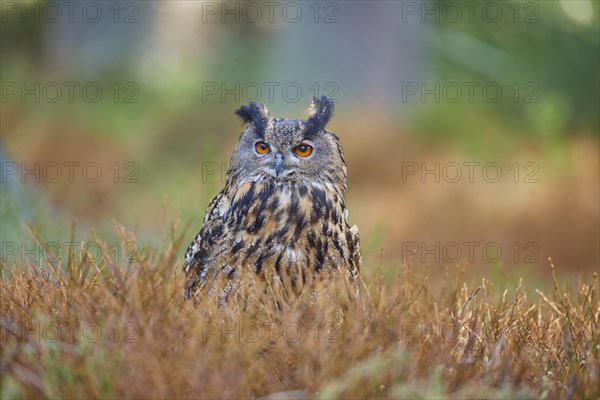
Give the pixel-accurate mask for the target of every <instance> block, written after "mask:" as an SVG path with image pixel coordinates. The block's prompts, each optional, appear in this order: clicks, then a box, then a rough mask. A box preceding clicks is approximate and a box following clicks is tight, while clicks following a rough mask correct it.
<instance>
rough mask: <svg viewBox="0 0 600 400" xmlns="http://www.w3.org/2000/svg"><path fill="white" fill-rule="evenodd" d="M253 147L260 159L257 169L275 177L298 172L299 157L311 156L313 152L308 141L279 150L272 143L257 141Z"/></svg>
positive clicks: (284, 176) (283, 176) (279, 177)
mask: <svg viewBox="0 0 600 400" xmlns="http://www.w3.org/2000/svg"><path fill="white" fill-rule="evenodd" d="M254 147H255V153H256V156H257V157H258V158H259V160H260V167H259V170H260V171H261V172H263V173H265V174H267V175H269V176H272V177H273V178H276V179H283V178H286V177H288V176H290V175H293V174H296V173H298V167H299V164H300V162H301V159H308V158H311V156H312V153H313V146H312V145H311V144H308V143H301V144H299V145H297V146H290V147H289V148H287V149H285V150H279V149H278V148H277V147H275V146H274V145H272V144H268V143H265V142H262V141H259V142H257V143H256V144H255V146H254Z"/></svg>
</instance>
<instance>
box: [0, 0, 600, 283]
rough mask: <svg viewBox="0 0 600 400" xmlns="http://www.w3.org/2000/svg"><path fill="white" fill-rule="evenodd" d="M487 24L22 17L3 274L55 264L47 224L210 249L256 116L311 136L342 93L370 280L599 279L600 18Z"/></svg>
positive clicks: (154, 12)
mask: <svg viewBox="0 0 600 400" xmlns="http://www.w3.org/2000/svg"><path fill="white" fill-rule="evenodd" d="M468 4H469V5H466V4H465V2H446V1H404V2H402V1H398V2H391V1H364V2H363V1H348V2H345V1H337V2H320V3H317V2H312V1H310V2H271V3H268V2H261V1H259V2H236V1H231V2H202V1H143V2H142V1H140V2H119V3H117V2H112V1H108V2H102V1H98V2H84V1H82V2H71V3H68V2H67V3H63V2H36V1H16V2H15V1H2V3H1V13H0V17H1V30H0V32H1V39H0V44H1V46H0V55H1V60H0V73H1V81H2V102H1V124H0V138H1V149H0V157H1V161H2V183H1V209H0V211H1V219H2V228H1V233H2V239H1V241H2V244H3V247H2V253H3V254H2V260H3V262H4V263H8V264H10V263H12V262H15V261H17V262H18V261H20V260H22V259H23V258H24V257H25V256H26V255H27V252H28V251H29V253H31V252H34V253H35V252H36V250H35V245H34V244H33V242H32V241H31V239H30V238H29V236H28V235H27V233H26V231H25V229H24V225H25V224H27V223H28V222H29V221H31V223H33V224H34V225H35V226H36V228H37V229H38V230H39V231H40V233H41V235H42V236H43V237H44V238H46V240H48V241H51V242H55V243H59V244H61V247H63V248H64V246H62V244H63V243H66V242H69V241H70V240H71V235H72V234H73V226H75V231H74V236H75V239H76V240H86V239H87V238H89V237H90V235H91V234H92V233H96V234H98V236H99V237H103V238H104V240H106V241H107V242H110V240H111V239H110V238H111V237H114V236H115V235H114V233H113V229H114V224H115V222H117V223H119V224H122V225H124V226H125V227H126V228H127V229H131V230H133V231H134V232H135V233H136V235H137V239H138V241H140V242H141V243H146V244H149V245H153V244H157V245H158V244H160V243H161V241H162V240H163V237H164V230H165V226H166V225H165V224H166V223H169V222H171V221H180V224H179V227H180V228H183V226H185V224H186V223H188V222H189V223H191V227H190V228H189V230H188V233H187V236H188V237H189V239H190V240H191V239H192V237H193V236H194V235H195V233H196V232H197V230H198V229H199V228H200V225H201V220H202V217H203V214H204V211H205V209H206V206H207V204H208V202H209V201H210V199H211V198H212V196H214V195H215V194H216V193H217V192H218V191H219V190H220V188H221V187H222V185H223V180H224V179H223V177H224V172H225V170H226V166H227V161H228V158H229V156H230V154H231V151H232V150H233V146H234V144H235V143H236V140H237V138H238V136H239V133H240V132H241V130H242V126H241V121H240V120H239V118H238V117H237V116H235V115H234V113H233V112H234V110H236V109H237V108H238V107H239V106H240V105H242V104H245V103H247V102H248V101H249V100H255V101H258V102H261V103H265V104H266V105H267V106H268V107H269V109H270V110H271V114H272V115H274V116H285V117H290V118H304V117H306V110H307V108H308V106H309V104H310V101H311V99H312V96H313V95H322V94H325V95H329V96H331V97H333V98H334V99H335V100H336V101H337V112H336V116H335V117H334V119H333V120H332V122H331V123H330V125H329V128H330V129H331V130H333V131H334V132H336V133H337V134H338V136H340V138H341V142H342V145H343V148H344V151H345V155H346V160H347V163H348V167H349V189H348V192H347V204H348V208H349V209H350V222H351V223H352V224H358V226H359V227H360V231H361V239H362V247H363V253H364V256H363V259H364V262H365V267H364V268H366V269H371V268H374V267H375V266H377V265H379V264H381V265H383V266H384V267H385V269H386V270H390V269H393V268H395V267H398V266H399V265H401V264H402V263H405V262H411V265H415V266H416V267H419V268H422V267H428V268H430V270H431V271H440V274H439V276H440V278H441V276H442V275H441V274H442V271H443V270H444V268H445V267H446V268H456V267H459V268H464V269H465V271H466V273H467V274H472V275H474V276H486V277H492V278H494V279H498V280H506V281H508V282H515V283H516V282H518V278H519V277H530V278H531V279H534V278H535V279H537V280H538V281H539V282H544V280H545V279H546V278H547V277H548V276H549V273H548V271H549V270H548V265H549V262H548V257H552V261H553V262H554V264H555V265H556V266H557V271H558V275H559V277H560V279H563V280H567V279H579V277H581V276H583V275H585V276H589V273H590V272H591V271H597V270H598V266H599V264H600V257H599V242H600V232H599V229H600V213H599V207H600V206H599V204H600V193H599V185H600V183H599V176H600V167H599V133H600V127H599V114H598V110H599V109H600V104H599V85H600V82H599V71H600V65H599V38H600V34H599V33H600V32H599V20H600V17H599V12H600V9H599V3H598V2H597V1H590V0H581V1H572V0H568V1H536V2H531V1H510V2H504V1H496V2H484V1H475V2H468ZM428 171H429V172H428ZM423 172H425V174H423ZM498 172H500V173H501V175H500V176H497V174H498ZM457 173H458V174H459V175H457ZM111 235H112V236H111ZM186 241H187V240H186ZM15 244H16V249H17V250H16V251H15ZM498 249H499V250H500V251H501V255H498V254H497V251H498ZM410 254H412V256H410ZM182 257H183V254H182ZM434 275H435V274H434Z"/></svg>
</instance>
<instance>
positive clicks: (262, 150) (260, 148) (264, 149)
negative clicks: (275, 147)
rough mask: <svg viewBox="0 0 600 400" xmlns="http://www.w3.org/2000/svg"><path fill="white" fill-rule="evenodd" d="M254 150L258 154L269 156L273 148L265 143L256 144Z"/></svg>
mask: <svg viewBox="0 0 600 400" xmlns="http://www.w3.org/2000/svg"><path fill="white" fill-rule="evenodd" d="M254 149H255V150H256V152H257V153H258V154H269V153H270V152H271V147H270V146H269V145H268V144H266V143H265V142H256V144H255V145H254Z"/></svg>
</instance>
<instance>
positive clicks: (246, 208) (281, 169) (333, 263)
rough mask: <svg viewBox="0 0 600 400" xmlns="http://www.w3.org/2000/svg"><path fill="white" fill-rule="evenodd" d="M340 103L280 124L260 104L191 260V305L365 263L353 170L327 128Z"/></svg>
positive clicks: (246, 112)
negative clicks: (352, 211)
mask: <svg viewBox="0 0 600 400" xmlns="http://www.w3.org/2000/svg"><path fill="white" fill-rule="evenodd" d="M333 111H334V103H333V101H332V100H330V99H328V98H327V97H325V96H322V97H321V98H320V99H319V98H314V99H313V103H312V105H311V109H310V116H309V118H308V119H307V120H294V119H286V118H271V117H270V116H269V113H268V110H267V108H266V107H265V106H264V105H258V104H256V103H254V102H251V103H250V104H249V105H248V106H243V107H241V108H240V109H238V110H237V111H236V114H237V115H239V116H240V117H241V118H242V119H243V121H244V123H245V124H246V125H247V126H246V129H245V130H244V131H243V132H242V134H241V136H240V139H239V141H238V143H237V145H236V147H235V150H234V152H233V155H232V156H231V160H230V164H229V169H228V171H227V175H226V182H225V187H224V188H223V190H221V192H220V193H219V194H218V195H217V196H216V197H215V198H214V199H213V200H212V201H211V203H210V205H209V206H208V209H207V211H206V214H205V216H204V221H203V224H202V229H201V230H200V232H199V233H198V235H196V237H195V239H194V240H193V241H192V243H191V244H190V246H189V248H188V250H187V252H186V254H185V266H184V271H185V273H186V277H187V284H186V286H185V289H184V297H185V298H187V299H190V298H194V299H198V297H202V296H204V294H206V295H208V296H209V297H210V296H214V295H217V296H219V298H220V300H221V301H223V300H225V301H227V300H228V297H229V296H230V293H231V291H232V290H234V291H235V288H236V285H237V284H238V283H239V281H240V278H242V277H243V276H245V275H246V276H247V274H255V277H256V276H258V277H260V278H262V279H265V280H268V279H272V280H277V281H278V282H280V283H283V282H288V283H289V284H290V285H291V286H292V287H295V288H298V287H303V285H304V284H305V283H306V282H307V281H310V280H312V279H313V278H314V277H315V276H317V275H319V274H320V273H322V272H323V271H334V270H338V269H342V268H343V269H345V270H346V272H347V274H348V276H349V277H350V278H351V279H355V278H356V276H357V274H358V269H359V265H360V245H359V235H358V228H357V226H356V225H354V226H353V227H350V226H349V225H348V223H347V222H346V220H347V216H348V211H347V210H346V207H345V203H344V195H345V191H346V186H347V169H346V163H345V161H344V155H343V153H342V148H341V146H340V143H339V140H338V137H337V136H336V135H335V134H334V133H333V132H330V131H328V130H327V129H325V125H326V124H327V123H328V122H329V120H330V119H331V117H332V115H333Z"/></svg>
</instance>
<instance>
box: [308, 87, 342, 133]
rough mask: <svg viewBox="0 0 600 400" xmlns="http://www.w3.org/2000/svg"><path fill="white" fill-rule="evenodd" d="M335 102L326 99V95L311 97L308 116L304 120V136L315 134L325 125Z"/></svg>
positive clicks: (331, 113) (331, 114)
mask: <svg viewBox="0 0 600 400" xmlns="http://www.w3.org/2000/svg"><path fill="white" fill-rule="evenodd" d="M334 110H335V103H334V102H333V100H331V99H328V98H327V96H321V98H317V97H313V102H312V104H311V106H310V109H309V112H310V117H308V119H307V120H306V128H305V135H304V136H305V137H310V136H313V135H316V134H317V133H319V132H320V131H321V130H323V129H325V126H326V125H327V123H328V122H329V120H330V119H331V117H332V116H333V112H334Z"/></svg>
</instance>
